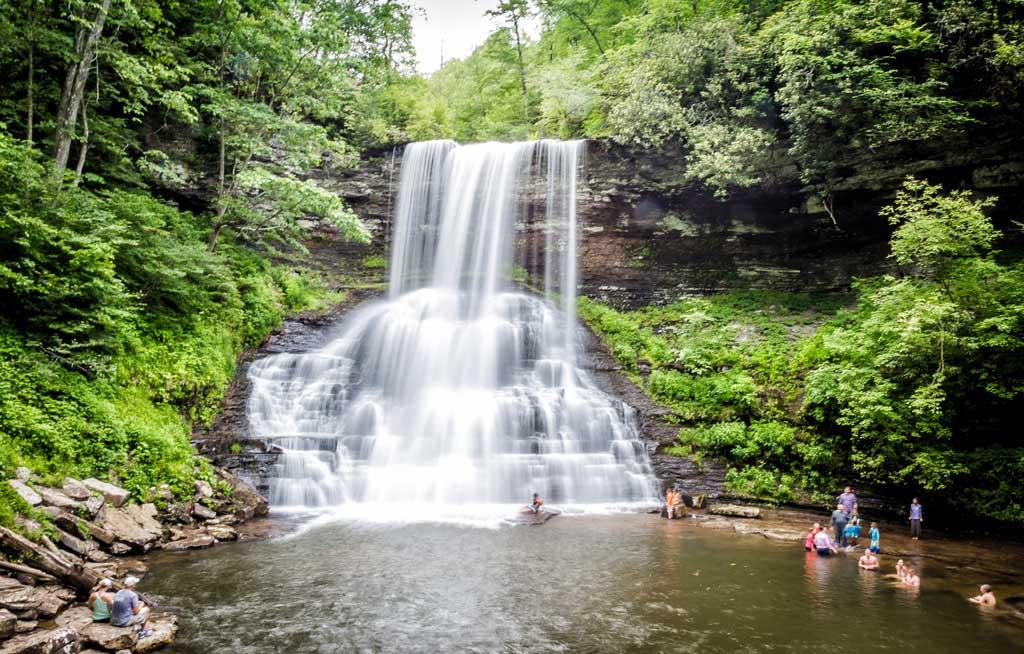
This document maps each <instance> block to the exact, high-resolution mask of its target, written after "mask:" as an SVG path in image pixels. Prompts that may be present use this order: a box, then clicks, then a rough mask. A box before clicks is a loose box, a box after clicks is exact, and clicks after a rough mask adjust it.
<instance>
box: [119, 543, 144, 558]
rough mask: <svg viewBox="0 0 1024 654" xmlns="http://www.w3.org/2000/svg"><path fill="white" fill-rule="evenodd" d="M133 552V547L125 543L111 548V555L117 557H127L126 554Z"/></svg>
mask: <svg viewBox="0 0 1024 654" xmlns="http://www.w3.org/2000/svg"><path fill="white" fill-rule="evenodd" d="M145 549H148V546H146V548H145ZM131 551H132V546H131V545H125V544H124V543H114V544H113V545H111V546H110V553H111V554H114V555H115V556H123V555H125V554H127V553H128V552H131Z"/></svg>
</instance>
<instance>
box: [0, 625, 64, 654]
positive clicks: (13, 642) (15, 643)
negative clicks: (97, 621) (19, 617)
mask: <svg viewBox="0 0 1024 654" xmlns="http://www.w3.org/2000/svg"><path fill="white" fill-rule="evenodd" d="M79 649H80V641H79V639H78V634H77V633H75V631H74V630H73V629H71V628H69V627H58V628H57V629H51V630H45V631H34V632H32V633H30V634H24V635H21V636H15V637H14V638H11V639H10V640H8V641H7V642H5V643H4V644H3V645H2V646H0V654H73V653H76V652H78V651H79Z"/></svg>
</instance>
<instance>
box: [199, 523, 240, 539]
mask: <svg viewBox="0 0 1024 654" xmlns="http://www.w3.org/2000/svg"><path fill="white" fill-rule="evenodd" d="M206 533H208V534H210V535H211V536H213V537H214V538H216V539H217V540H218V541H220V542H224V541H230V540H238V532H237V531H235V530H234V528H233V527H229V526H227V525H207V527H206Z"/></svg>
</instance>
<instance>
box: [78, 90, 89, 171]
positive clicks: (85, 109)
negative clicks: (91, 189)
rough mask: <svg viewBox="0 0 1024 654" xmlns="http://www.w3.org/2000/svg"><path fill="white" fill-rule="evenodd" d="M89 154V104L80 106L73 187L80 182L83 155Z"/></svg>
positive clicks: (83, 164)
mask: <svg viewBox="0 0 1024 654" xmlns="http://www.w3.org/2000/svg"><path fill="white" fill-rule="evenodd" d="M88 152H89V104H88V103H86V104H84V105H82V142H81V143H80V144H79V146H78V164H77V165H75V181H74V185H75V186H78V184H79V183H80V182H81V181H82V171H83V170H85V155H86V154H88Z"/></svg>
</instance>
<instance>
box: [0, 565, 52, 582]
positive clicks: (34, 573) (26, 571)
mask: <svg viewBox="0 0 1024 654" xmlns="http://www.w3.org/2000/svg"><path fill="white" fill-rule="evenodd" d="M0 568H4V569H5V570H10V571H11V572H18V573H21V574H23V575H29V576H30V577H37V578H39V579H44V580H46V581H57V578H56V577H54V576H53V575H48V574H46V573H45V572H43V571H42V570H36V569H35V568H30V567H28V566H27V565H18V564H17V563H11V562H10V561H4V560H0Z"/></svg>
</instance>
